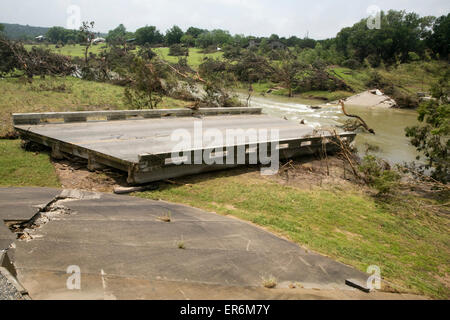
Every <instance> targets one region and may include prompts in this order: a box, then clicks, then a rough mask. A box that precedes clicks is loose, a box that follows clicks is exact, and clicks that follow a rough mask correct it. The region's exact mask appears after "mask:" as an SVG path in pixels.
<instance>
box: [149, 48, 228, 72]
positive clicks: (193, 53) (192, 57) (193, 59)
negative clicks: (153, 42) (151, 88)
mask: <svg viewBox="0 0 450 320" xmlns="http://www.w3.org/2000/svg"><path fill="white" fill-rule="evenodd" d="M201 50H202V49H199V48H189V56H188V57H187V62H188V65H189V66H190V67H191V68H193V69H194V70H198V67H199V66H200V64H202V62H203V59H204V58H207V57H208V58H213V59H217V58H222V56H223V52H220V51H219V52H215V53H207V54H204V53H201V52H200V51H201ZM154 51H155V52H156V53H157V54H158V55H159V56H160V57H161V58H162V59H164V60H166V61H168V62H170V63H177V62H178V59H179V58H180V57H174V56H169V48H156V49H154Z"/></svg>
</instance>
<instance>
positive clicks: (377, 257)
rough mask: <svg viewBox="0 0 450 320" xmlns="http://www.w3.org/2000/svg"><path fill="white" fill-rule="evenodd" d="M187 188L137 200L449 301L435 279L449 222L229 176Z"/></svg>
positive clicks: (444, 266) (348, 196)
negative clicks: (228, 220) (230, 225)
mask: <svg viewBox="0 0 450 320" xmlns="http://www.w3.org/2000/svg"><path fill="white" fill-rule="evenodd" d="M185 182H187V183H189V185H184V186H174V185H163V187H162V188H161V189H160V190H157V191H153V192H145V193H140V194H136V195H137V196H139V197H144V198H149V199H163V200H167V201H174V202H179V203H185V204H188V205H192V206H195V207H200V208H203V209H206V210H210V211H215V212H217V213H220V214H225V215H227V214H231V215H233V216H236V217H239V218H241V219H243V220H248V221H251V222H253V223H255V224H258V225H261V226H263V227H266V228H268V229H269V230H272V231H274V232H276V233H278V234H281V235H284V236H286V237H288V238H290V239H291V240H293V241H295V242H297V243H298V244H300V245H304V246H307V247H308V248H310V249H312V250H315V251H318V252H320V253H323V254H326V255H329V256H331V257H333V258H335V259H337V260H339V261H342V262H344V263H347V264H350V265H353V266H355V267H357V268H358V269H360V270H362V271H366V268H367V267H368V266H369V265H373V264H374V265H378V266H380V267H381V272H382V277H383V278H384V279H387V280H388V281H390V282H391V283H393V284H395V285H396V286H397V288H401V289H402V290H401V291H412V292H416V293H422V294H427V295H430V296H433V297H439V298H448V297H449V296H450V291H449V288H445V286H444V285H443V284H442V283H441V282H439V281H438V280H437V279H436V278H435V277H436V276H440V277H445V274H449V273H450V266H449V265H448V261H450V252H449V245H450V243H449V238H448V234H449V231H450V230H449V225H448V219H447V218H444V217H438V216H436V215H433V214H430V213H427V212H426V211H425V210H421V209H419V208H417V207H416V206H411V207H408V206H406V205H400V204H398V203H396V204H390V205H388V204H380V203H377V202H376V201H375V200H374V199H373V198H371V197H369V196H367V195H365V194H363V193H362V192H360V191H358V190H331V191H330V190H323V189H317V190H315V191H309V190H308V191H305V190H300V189H298V188H295V187H288V186H283V185H280V184H278V183H276V182H273V181H271V180H268V179H263V178H261V177H259V176H250V177H249V176H247V175H234V176H233V175H230V174H227V173H226V172H224V173H218V174H217V175H214V176H213V177H212V178H208V179H202V178H201V177H198V178H195V177H193V178H186V180H185Z"/></svg>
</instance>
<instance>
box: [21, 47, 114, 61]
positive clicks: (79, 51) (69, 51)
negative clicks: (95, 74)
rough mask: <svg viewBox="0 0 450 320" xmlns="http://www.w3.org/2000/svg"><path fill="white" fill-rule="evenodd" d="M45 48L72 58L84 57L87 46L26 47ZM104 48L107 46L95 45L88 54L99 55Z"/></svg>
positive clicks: (29, 48)
mask: <svg viewBox="0 0 450 320" xmlns="http://www.w3.org/2000/svg"><path fill="white" fill-rule="evenodd" d="M36 46H38V47H43V48H48V49H50V50H51V51H53V52H55V53H58V54H61V55H64V56H71V57H80V58H81V57H84V50H85V49H86V47H85V46H82V45H79V44H74V45H65V46H64V47H61V48H56V45H54V44H49V45H44V44H41V45H32V44H27V45H25V48H26V49H27V50H31V48H32V47H36ZM103 48H105V44H98V45H93V46H91V47H90V48H89V51H88V52H92V53H95V54H99V53H100V52H101V51H102V50H103Z"/></svg>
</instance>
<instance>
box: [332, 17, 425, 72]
mask: <svg viewBox="0 0 450 320" xmlns="http://www.w3.org/2000/svg"><path fill="white" fill-rule="evenodd" d="M380 18H381V24H380V29H369V28H368V27H367V21H366V19H363V20H361V21H360V22H358V23H356V24H354V25H353V26H352V27H350V28H344V29H342V30H341V31H340V32H339V33H338V34H337V36H336V38H335V39H334V40H332V42H335V44H336V49H337V50H338V51H339V52H340V53H342V54H344V56H345V58H347V59H350V58H353V59H357V60H358V61H360V62H363V61H364V59H366V58H368V57H369V60H370V62H371V63H372V65H373V66H377V64H379V63H380V62H381V61H382V60H383V61H385V62H387V63H395V62H397V60H398V61H400V62H407V61H408V60H409V58H410V52H415V53H416V54H418V55H419V56H423V54H424V51H425V42H424V40H423V39H424V38H425V37H426V36H427V34H428V33H429V29H430V27H431V26H432V23H433V21H434V18H433V17H419V16H418V15H417V14H416V13H407V12H405V11H395V10H389V11H388V12H387V13H385V12H381V14H380ZM331 44H332V43H330V45H331Z"/></svg>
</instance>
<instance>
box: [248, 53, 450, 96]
mask: <svg viewBox="0 0 450 320" xmlns="http://www.w3.org/2000/svg"><path fill="white" fill-rule="evenodd" d="M448 67H449V66H448V63H447V62H444V61H429V62H422V61H419V62H412V63H405V64H401V65H399V66H397V67H390V68H387V69H386V68H381V67H380V68H376V69H375V70H376V71H378V72H379V73H380V74H381V75H382V76H383V77H384V78H386V79H387V80H389V81H390V82H392V83H393V84H394V85H395V86H396V87H397V88H398V89H399V90H400V91H401V92H403V93H404V94H407V95H413V96H415V95H416V93H417V92H423V91H425V92H429V90H430V87H431V85H433V83H435V82H436V81H437V80H438V78H439V76H440V74H441V73H442V72H443V71H444V70H447V69H448ZM329 72H330V74H332V75H334V76H337V77H338V78H340V79H342V80H344V81H345V83H347V84H348V85H349V86H350V87H351V88H352V89H353V90H354V91H355V92H361V91H364V90H367V89H369V88H368V87H367V86H366V81H367V80H368V79H369V77H370V72H371V70H370V69H359V70H352V69H349V68H344V67H339V66H333V67H330V69H329ZM274 86H276V85H275V84H273V83H269V82H267V83H258V84H256V85H254V86H253V88H254V90H255V92H257V93H262V92H266V91H267V90H268V89H270V88H272V87H274ZM273 94H279V95H285V96H287V94H288V91H287V90H278V91H274V92H273ZM353 94H354V93H352V92H346V91H335V92H329V91H308V92H304V93H301V94H299V96H300V97H302V98H318V99H323V100H327V101H334V100H338V99H342V98H346V97H349V96H351V95H353Z"/></svg>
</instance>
